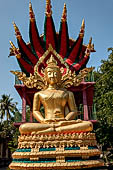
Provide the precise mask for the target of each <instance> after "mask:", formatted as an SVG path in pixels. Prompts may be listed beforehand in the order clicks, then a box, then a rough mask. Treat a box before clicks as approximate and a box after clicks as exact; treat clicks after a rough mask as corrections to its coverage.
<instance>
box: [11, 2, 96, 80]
mask: <svg viewBox="0 0 113 170" xmlns="http://www.w3.org/2000/svg"><path fill="white" fill-rule="evenodd" d="M29 17H30V24H29V37H30V42H29V43H26V42H25V41H24V40H23V38H22V35H21V33H20V31H19V29H18V27H17V26H16V24H15V23H13V26H14V29H15V35H16V38H17V43H18V48H16V47H15V46H14V44H13V43H12V42H11V41H10V44H11V48H10V55H9V56H12V55H15V56H16V58H17V62H18V64H19V66H20V68H21V71H22V74H24V75H26V79H27V78H29V77H30V76H31V75H32V76H33V75H35V73H37V74H38V75H39V76H40V77H41V79H43V77H44V74H43V70H44V69H45V68H46V67H47V61H48V59H49V58H50V57H51V55H53V57H54V59H55V60H56V62H57V65H58V66H59V67H60V68H63V70H64V71H63V75H64V74H67V72H68V71H67V70H70V72H71V73H72V74H75V75H78V74H79V73H80V72H81V71H83V69H85V70H87V71H86V72H89V71H88V68H86V65H87V63H88V60H89V57H90V53H91V52H95V50H94V44H92V39H90V41H89V44H88V45H84V44H83V37H84V30H85V21H84V19H83V21H82V24H81V28H80V32H79V35H78V38H77V39H76V40H72V39H71V38H69V34H68V24H67V8H66V4H64V8H63V13H62V16H61V22H60V29H59V33H57V32H56V30H55V25H54V21H53V18H52V5H51V0H46V11H45V22H44V33H43V34H42V35H39V32H38V27H37V24H36V20H35V14H34V12H33V8H32V4H31V2H30V3H29ZM89 70H91V69H89ZM13 73H15V72H13ZM18 74H19V73H18ZM85 74H86V73H85Z"/></svg>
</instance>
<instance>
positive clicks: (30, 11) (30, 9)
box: [29, 1, 35, 21]
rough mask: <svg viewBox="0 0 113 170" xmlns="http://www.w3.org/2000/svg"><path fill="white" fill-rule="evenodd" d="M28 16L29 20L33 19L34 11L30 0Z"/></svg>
mask: <svg viewBox="0 0 113 170" xmlns="http://www.w3.org/2000/svg"><path fill="white" fill-rule="evenodd" d="M29 16H30V20H31V21H33V20H34V19H35V15H34V12H33V8H32V4H31V1H30V2H29Z"/></svg>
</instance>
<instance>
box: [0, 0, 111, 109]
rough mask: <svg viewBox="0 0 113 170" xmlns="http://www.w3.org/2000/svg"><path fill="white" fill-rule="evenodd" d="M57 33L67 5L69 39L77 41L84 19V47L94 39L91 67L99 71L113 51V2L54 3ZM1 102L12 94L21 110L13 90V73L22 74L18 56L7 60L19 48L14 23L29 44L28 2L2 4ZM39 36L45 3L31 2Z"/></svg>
mask: <svg viewBox="0 0 113 170" xmlns="http://www.w3.org/2000/svg"><path fill="white" fill-rule="evenodd" d="M51 1H52V11H53V15H52V16H53V19H54V23H55V28H56V31H57V32H58V31H59V26H60V20H61V16H62V10H63V5H64V3H66V5H67V22H68V30H69V36H70V38H73V39H75V40H76V38H77V36H78V34H79V31H80V27H81V23H82V19H83V18H84V19H85V36H84V44H88V42H89V39H90V37H92V38H93V43H94V45H95V50H96V52H95V53H91V56H90V60H89V63H88V65H87V66H88V67H90V66H93V67H95V68H96V69H98V68H99V66H100V65H101V60H106V59H107V57H108V55H109V53H108V52H107V49H108V48H109V47H113V0H109V1H107V0H51ZM0 2H1V3H0V98H1V95H2V94H8V95H9V94H10V95H11V97H12V98H14V101H15V102H18V108H19V109H21V98H20V97H19V94H18V93H17V91H16V90H15V88H14V75H12V74H11V73H10V70H20V68H19V66H18V63H17V61H16V58H15V56H12V57H10V58H8V55H9V48H10V44H9V41H10V40H11V41H13V43H14V44H15V45H16V46H17V42H16V37H15V33H14V28H13V24H12V22H13V21H14V22H15V23H16V24H17V26H18V27H19V30H20V32H21V34H22V37H23V39H24V40H25V42H28V41H29V0H10V1H9V0H0ZM31 2H32V7H33V10H34V13H35V18H36V21H37V26H38V31H39V34H42V33H43V29H44V17H45V4H46V0H31Z"/></svg>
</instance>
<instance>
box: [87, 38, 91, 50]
mask: <svg viewBox="0 0 113 170" xmlns="http://www.w3.org/2000/svg"><path fill="white" fill-rule="evenodd" d="M91 43H92V37H90V39H89V44H88V46H87V48H89V49H91V47H92V44H91Z"/></svg>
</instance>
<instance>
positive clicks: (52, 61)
mask: <svg viewBox="0 0 113 170" xmlns="http://www.w3.org/2000/svg"><path fill="white" fill-rule="evenodd" d="M47 67H58V66H57V61H56V60H55V58H54V57H53V55H51V57H50V58H49V59H48V62H47Z"/></svg>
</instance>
